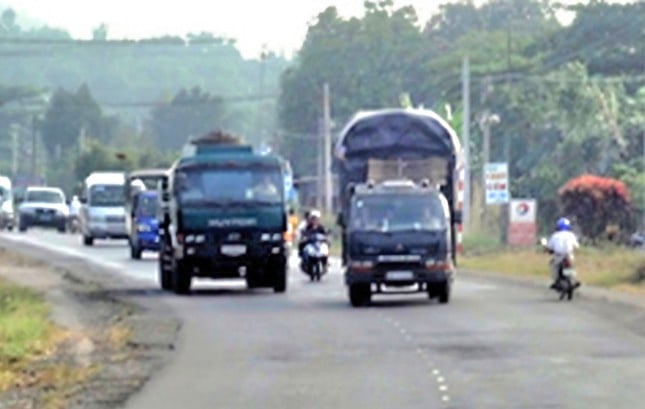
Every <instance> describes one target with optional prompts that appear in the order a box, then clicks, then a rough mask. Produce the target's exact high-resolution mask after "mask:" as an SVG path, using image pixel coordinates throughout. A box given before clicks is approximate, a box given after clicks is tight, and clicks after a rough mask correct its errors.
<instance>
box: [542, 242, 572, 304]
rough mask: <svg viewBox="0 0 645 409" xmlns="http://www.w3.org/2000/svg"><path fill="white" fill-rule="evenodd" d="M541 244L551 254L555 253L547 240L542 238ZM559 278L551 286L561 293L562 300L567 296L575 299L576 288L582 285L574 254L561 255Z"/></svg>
mask: <svg viewBox="0 0 645 409" xmlns="http://www.w3.org/2000/svg"><path fill="white" fill-rule="evenodd" d="M540 244H541V245H542V247H543V248H544V249H545V251H546V252H548V253H549V254H553V250H551V249H550V248H549V247H548V245H547V240H546V239H545V238H542V239H541V240H540ZM557 269H558V278H557V279H556V281H555V283H554V284H553V285H552V286H551V288H552V289H553V290H555V291H557V292H558V293H559V294H560V300H564V299H565V298H566V299H567V300H569V301H571V299H573V293H574V291H575V290H576V288H578V287H580V282H579V281H578V279H577V275H576V269H575V267H574V264H573V257H572V255H566V256H560V257H559V259H558V260H557Z"/></svg>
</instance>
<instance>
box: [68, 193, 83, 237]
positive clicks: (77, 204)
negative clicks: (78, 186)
mask: <svg viewBox="0 0 645 409" xmlns="http://www.w3.org/2000/svg"><path fill="white" fill-rule="evenodd" d="M68 207H69V215H68V217H67V228H68V230H69V231H71V232H72V233H75V232H76V231H78V224H79V216H80V212H81V201H80V200H79V199H78V196H76V195H74V196H73V197H72V200H70V202H69V206H68Z"/></svg>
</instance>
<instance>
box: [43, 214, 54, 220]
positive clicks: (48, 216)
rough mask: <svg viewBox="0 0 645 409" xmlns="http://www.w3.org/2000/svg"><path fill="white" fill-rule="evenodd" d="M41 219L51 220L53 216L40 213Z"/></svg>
mask: <svg viewBox="0 0 645 409" xmlns="http://www.w3.org/2000/svg"><path fill="white" fill-rule="evenodd" d="M40 220H42V221H44V222H50V221H51V220H52V216H51V215H50V214H42V215H40Z"/></svg>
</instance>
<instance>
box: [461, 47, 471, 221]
mask: <svg viewBox="0 0 645 409" xmlns="http://www.w3.org/2000/svg"><path fill="white" fill-rule="evenodd" d="M461 85H462V91H461V98H462V104H463V107H464V112H463V118H462V121H461V136H462V139H463V144H464V202H463V206H462V218H463V221H462V224H463V226H464V229H468V223H469V221H470V61H469V60H468V57H467V56H466V57H464V59H463V64H462V72H461Z"/></svg>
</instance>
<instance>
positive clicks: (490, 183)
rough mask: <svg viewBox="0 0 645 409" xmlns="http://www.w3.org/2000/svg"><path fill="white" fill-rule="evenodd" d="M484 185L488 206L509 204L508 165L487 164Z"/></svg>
mask: <svg viewBox="0 0 645 409" xmlns="http://www.w3.org/2000/svg"><path fill="white" fill-rule="evenodd" d="M484 185H485V189H486V204H487V205H495V204H504V203H508V201H509V199H510V194H509V192H508V164H506V163H487V164H486V165H485V166H484Z"/></svg>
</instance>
